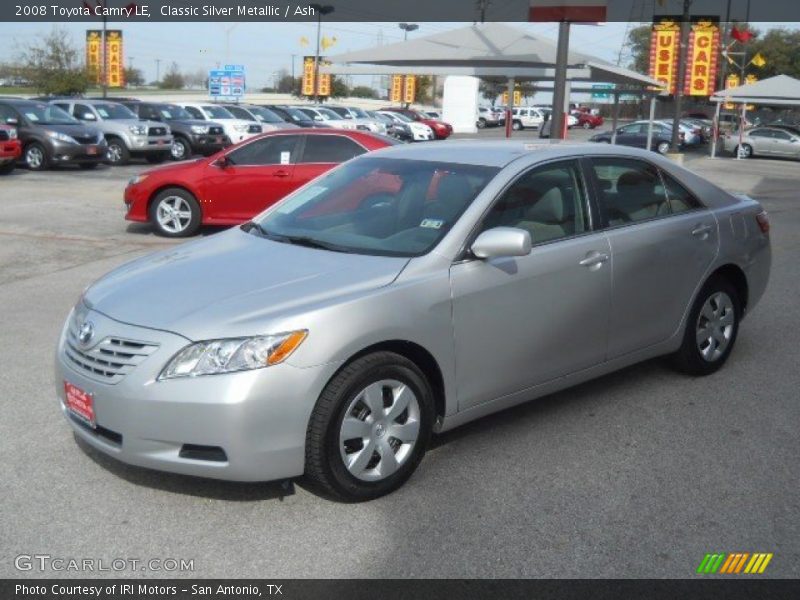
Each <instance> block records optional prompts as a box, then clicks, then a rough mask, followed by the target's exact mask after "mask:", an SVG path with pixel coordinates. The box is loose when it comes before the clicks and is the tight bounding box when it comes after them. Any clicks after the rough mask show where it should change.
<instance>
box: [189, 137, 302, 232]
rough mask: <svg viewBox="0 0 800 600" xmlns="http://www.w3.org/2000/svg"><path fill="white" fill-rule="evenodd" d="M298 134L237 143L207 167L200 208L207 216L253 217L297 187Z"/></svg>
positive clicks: (224, 217) (234, 220)
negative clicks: (224, 160)
mask: <svg viewBox="0 0 800 600" xmlns="http://www.w3.org/2000/svg"><path fill="white" fill-rule="evenodd" d="M300 141H301V136H299V135H270V136H267V137H262V138H258V139H254V140H253V141H251V142H248V143H245V144H242V145H240V146H237V147H236V148H234V149H233V150H231V151H230V152H228V153H227V154H225V156H226V157H227V159H228V164H227V166H222V165H221V164H220V162H219V161H215V162H214V163H211V164H210V165H208V167H206V176H205V178H204V181H203V184H202V189H203V200H204V201H205V202H206V203H207V204H206V206H204V207H203V210H204V214H205V215H206V216H207V217H208V218H209V219H220V220H222V221H224V222H231V221H233V222H240V221H247V220H249V219H252V218H253V217H254V216H255V215H257V214H258V213H260V212H261V211H263V210H264V209H266V208H267V207H269V206H271V205H272V204H274V203H275V202H277V201H278V200H280V199H281V198H283V197H284V196H286V195H287V194H288V193H289V192H291V191H293V190H294V189H295V188H296V187H297V183H296V182H295V180H294V169H295V163H296V161H297V155H298V150H299V146H300Z"/></svg>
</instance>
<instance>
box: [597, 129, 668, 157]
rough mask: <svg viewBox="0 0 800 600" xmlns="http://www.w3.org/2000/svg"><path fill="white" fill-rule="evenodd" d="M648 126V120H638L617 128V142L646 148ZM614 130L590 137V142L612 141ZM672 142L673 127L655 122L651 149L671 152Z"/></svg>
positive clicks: (607, 142)
mask: <svg viewBox="0 0 800 600" xmlns="http://www.w3.org/2000/svg"><path fill="white" fill-rule="evenodd" d="M647 126H648V121H637V122H635V123H631V124H629V125H623V126H622V127H618V128H617V139H616V143H617V144H619V145H620V146H634V147H636V148H644V147H646V146H647ZM612 135H613V132H611V131H603V132H601V133H598V134H596V135H593V136H592V137H591V138H589V141H590V142H602V143H606V144H610V143H611V137H612ZM680 140H681V148H682V147H683V133H680ZM671 144H672V127H670V126H669V125H665V124H664V123H653V139H652V140H651V142H650V150H653V151H654V152H658V153H659V154H666V153H667V152H669V149H670V146H671Z"/></svg>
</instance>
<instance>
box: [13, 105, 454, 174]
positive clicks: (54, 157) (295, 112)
mask: <svg viewBox="0 0 800 600" xmlns="http://www.w3.org/2000/svg"><path fill="white" fill-rule="evenodd" d="M0 123H4V124H5V125H8V126H11V127H12V128H13V129H14V131H15V135H16V136H17V137H18V138H19V142H18V143H19V145H20V146H21V151H20V154H19V156H18V157H17V158H16V160H12V159H10V158H3V159H2V165H3V169H4V170H6V171H10V170H13V165H15V164H16V162H18V161H21V162H22V163H23V164H24V165H25V166H27V167H28V168H29V169H31V170H34V171H36V170H45V169H48V168H50V167H52V166H55V165H59V164H77V165H79V166H81V167H82V168H86V169H91V168H94V167H95V166H97V165H98V164H100V163H104V162H105V163H108V164H111V165H125V164H127V163H128V162H130V160H131V159H132V158H143V159H145V160H147V162H149V163H152V164H158V163H161V162H164V161H165V160H168V159H172V160H185V159H188V158H190V157H191V156H192V155H195V154H199V155H203V156H210V155H212V154H214V153H216V152H219V151H220V150H222V149H224V148H227V147H228V146H230V145H232V144H238V143H241V142H244V141H247V140H249V139H251V138H253V137H254V136H257V135H259V134H261V133H264V132H268V131H275V130H283V129H296V128H311V127H313V128H333V129H343V130H352V131H365V132H371V133H375V134H379V135H388V136H390V137H394V138H397V139H399V140H402V141H409V142H417V141H429V140H434V139H445V138H447V137H449V135H450V134H451V133H452V131H453V129H452V127H451V126H450V125H448V124H447V123H443V122H442V121H440V120H438V119H434V118H431V117H430V116H429V115H426V114H424V113H421V112H419V111H415V110H412V109H404V108H396V107H388V108H385V109H382V110H381V111H365V110H363V109H361V108H358V107H354V106H336V105H326V106H321V105H297V106H289V105H256V104H247V103H243V104H217V103H213V102H173V103H170V102H147V101H142V100H140V99H137V98H119V97H117V98H114V99H113V100H110V99H103V98H82V97H67V98H56V97H41V98H35V99H31V100H25V99H22V98H8V97H6V98H2V99H0ZM9 135H10V134H9ZM6 154H8V153H6V152H4V156H5V155H6ZM9 163H10V164H11V165H12V166H8V164H9Z"/></svg>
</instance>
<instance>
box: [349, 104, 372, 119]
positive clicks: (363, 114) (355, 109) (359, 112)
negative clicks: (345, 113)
mask: <svg viewBox="0 0 800 600" xmlns="http://www.w3.org/2000/svg"><path fill="white" fill-rule="evenodd" d="M350 112H353V113H355V114H356V118H357V119H369V115H368V114H367V113H366V112H364V111H363V110H361V109H360V108H358V107H357V106H353V107H352V108H351V109H350Z"/></svg>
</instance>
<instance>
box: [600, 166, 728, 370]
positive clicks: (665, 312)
mask: <svg viewBox="0 0 800 600" xmlns="http://www.w3.org/2000/svg"><path fill="white" fill-rule="evenodd" d="M591 164H592V168H591V171H592V172H593V175H594V178H595V182H596V185H595V189H596V190H599V192H598V194H597V195H598V204H599V206H600V210H601V213H602V218H603V220H604V222H605V223H606V225H607V230H606V231H607V235H608V238H609V241H610V244H611V261H612V268H613V281H614V285H613V292H612V296H611V310H610V319H609V324H610V329H609V344H608V358H609V359H613V358H615V357H618V356H622V355H624V354H627V353H629V352H633V351H636V350H640V349H643V348H645V347H647V346H651V345H653V344H657V343H659V342H663V341H665V340H667V339H668V338H669V337H670V336H671V335H672V334H674V333H675V332H676V330H677V328H678V327H679V325H680V323H681V319H682V318H683V314H684V312H685V310H686V308H687V306H688V304H689V301H690V300H691V298H692V296H693V294H694V291H695V289H696V287H697V285H698V284H699V283H700V282H701V281H702V280H703V278H704V276H705V274H706V271H707V270H708V267H709V266H710V264H711V262H712V261H713V260H714V257H715V256H716V253H717V247H718V243H719V237H718V232H717V222H716V219H715V218H714V216H713V215H712V214H711V212H710V211H709V210H708V209H706V208H705V207H703V206H702V204H701V203H700V202H699V201H698V200H697V199H696V198H695V197H694V196H693V195H692V194H691V193H689V192H688V191H687V190H686V189H685V188H684V187H683V186H681V185H680V184H679V183H678V182H677V181H676V180H674V179H673V178H672V177H670V176H669V175H668V174H666V173H663V172H661V171H660V170H659V169H657V168H656V167H655V166H654V165H652V164H651V163H649V162H647V161H644V160H638V159H631V158H628V157H594V158H592V159H591Z"/></svg>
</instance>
